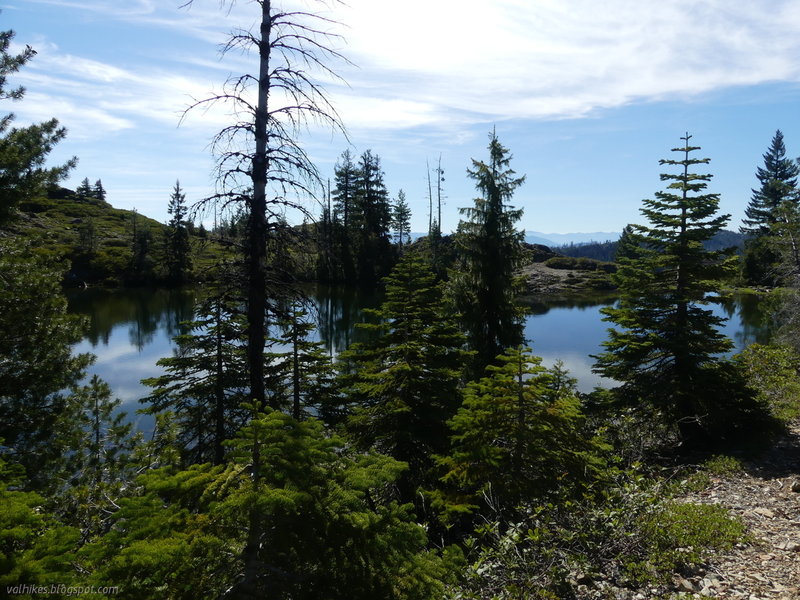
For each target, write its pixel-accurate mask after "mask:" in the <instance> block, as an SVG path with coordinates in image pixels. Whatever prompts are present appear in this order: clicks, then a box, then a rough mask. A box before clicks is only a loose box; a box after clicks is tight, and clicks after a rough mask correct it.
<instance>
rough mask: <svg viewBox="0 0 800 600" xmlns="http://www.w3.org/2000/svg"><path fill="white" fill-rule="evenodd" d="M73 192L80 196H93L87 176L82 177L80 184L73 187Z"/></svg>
mask: <svg viewBox="0 0 800 600" xmlns="http://www.w3.org/2000/svg"><path fill="white" fill-rule="evenodd" d="M75 193H76V194H77V195H78V196H79V197H80V198H94V192H93V191H92V186H91V184H90V183H89V178H88V177H84V178H83V180H82V181H81V184H80V185H79V186H78V187H76V188H75Z"/></svg>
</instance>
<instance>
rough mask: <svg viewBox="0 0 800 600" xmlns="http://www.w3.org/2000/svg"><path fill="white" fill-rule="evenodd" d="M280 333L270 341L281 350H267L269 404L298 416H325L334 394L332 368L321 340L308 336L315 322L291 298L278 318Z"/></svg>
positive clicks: (297, 417)
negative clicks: (288, 304)
mask: <svg viewBox="0 0 800 600" xmlns="http://www.w3.org/2000/svg"><path fill="white" fill-rule="evenodd" d="M276 325H277V327H278V328H279V329H280V330H281V333H280V335H277V336H274V337H271V338H270V339H269V342H270V344H272V345H275V346H278V347H282V348H283V351H280V352H276V351H274V350H273V351H270V352H268V353H267V362H268V366H267V370H266V372H267V381H268V384H269V385H268V387H269V390H270V394H271V395H274V396H275V397H277V398H278V399H277V400H276V401H274V402H273V404H275V405H277V406H280V407H281V408H282V409H284V410H285V411H286V412H289V413H290V414H291V415H292V416H293V417H294V418H295V419H297V420H301V419H304V418H306V417H308V416H310V415H316V416H320V417H323V418H324V417H325V416H326V414H327V411H328V410H329V408H330V406H331V402H332V401H333V395H334V388H335V385H334V368H333V364H332V362H331V357H330V356H329V355H328V354H327V352H325V346H324V344H323V343H322V342H317V341H313V340H311V339H309V337H310V336H311V332H312V331H313V330H314V329H315V325H314V324H313V323H311V322H310V321H309V320H308V312H307V311H306V310H304V309H303V307H302V305H301V303H300V302H297V301H295V302H292V303H291V304H290V306H289V307H287V309H286V310H285V314H284V316H283V317H282V318H280V319H278V321H277V323H276Z"/></svg>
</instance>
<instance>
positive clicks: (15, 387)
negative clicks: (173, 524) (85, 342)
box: [0, 240, 91, 487]
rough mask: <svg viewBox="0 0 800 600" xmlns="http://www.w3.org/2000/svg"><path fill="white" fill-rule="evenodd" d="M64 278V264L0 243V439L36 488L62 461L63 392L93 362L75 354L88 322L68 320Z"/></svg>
mask: <svg viewBox="0 0 800 600" xmlns="http://www.w3.org/2000/svg"><path fill="white" fill-rule="evenodd" d="M60 278H61V265H58V264H57V263H56V264H53V263H52V262H51V261H49V260H47V259H46V258H42V257H40V256H37V255H36V254H35V252H34V251H33V249H32V248H30V247H28V246H24V245H17V244H14V243H13V242H10V241H7V240H3V241H0V381H2V382H3V384H2V387H0V437H2V438H4V439H5V445H6V446H7V447H8V450H9V452H10V454H11V456H12V457H13V460H14V461H15V462H17V463H19V464H21V465H23V466H24V467H25V468H26V470H27V472H28V476H29V477H30V485H32V486H34V487H40V486H42V485H45V484H47V483H48V482H49V480H50V477H49V467H50V466H51V465H52V464H53V463H54V462H58V461H59V460H60V459H61V454H62V450H63V448H61V447H60V445H59V443H57V442H56V440H57V438H58V435H59V433H60V432H59V431H58V427H56V423H58V420H59V418H60V416H61V414H62V412H63V411H64V410H65V408H66V406H67V403H68V402H67V399H66V394H65V393H64V390H66V389H67V388H70V387H71V386H73V385H75V384H76V383H77V381H78V380H79V379H80V378H81V377H83V373H84V370H85V369H86V367H87V366H88V365H89V363H90V362H91V357H90V355H88V354H82V355H77V356H76V355H73V354H72V348H71V347H72V345H73V344H75V343H77V342H78V341H79V340H80V338H81V333H82V322H81V321H80V320H79V319H78V318H76V317H74V316H71V315H68V314H67V303H66V299H65V298H64V296H63V294H62V293H61V287H60V285H59V280H60Z"/></svg>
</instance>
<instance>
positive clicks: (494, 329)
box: [451, 131, 525, 374]
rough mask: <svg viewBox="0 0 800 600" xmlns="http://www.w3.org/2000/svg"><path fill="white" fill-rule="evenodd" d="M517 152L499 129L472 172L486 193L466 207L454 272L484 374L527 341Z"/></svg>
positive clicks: (458, 296) (478, 365) (469, 335)
mask: <svg viewBox="0 0 800 600" xmlns="http://www.w3.org/2000/svg"><path fill="white" fill-rule="evenodd" d="M510 163H511V155H510V154H509V152H508V149H507V148H505V147H504V146H503V145H502V144H501V143H500V140H498V139H497V135H496V134H495V132H494V131H492V133H491V134H490V136H489V161H488V162H483V161H477V160H474V159H473V161H472V168H471V169H468V170H467V174H468V175H469V177H470V178H472V179H474V180H475V186H476V187H477V189H478V191H479V192H480V193H481V196H480V197H479V198H476V199H475V206H473V207H469V208H462V209H460V211H461V214H462V215H466V216H467V217H468V220H466V221H463V220H462V221H461V222H460V223H459V225H458V231H457V234H456V245H457V248H458V252H459V263H458V264H457V266H456V268H455V269H454V270H453V272H452V276H451V280H452V294H453V298H454V301H455V306H456V309H457V310H458V312H459V313H461V320H462V323H463V324H464V327H465V329H466V331H467V339H468V341H469V345H470V347H471V348H473V349H474V350H476V351H477V355H476V357H475V364H474V373H475V374H481V373H482V372H483V368H484V367H486V366H487V365H489V364H491V363H492V361H493V360H494V358H495V357H496V356H498V355H499V354H502V352H503V350H504V349H505V348H508V347H511V346H517V345H519V344H520V343H521V341H522V313H521V310H520V308H519V306H518V305H517V303H516V300H515V295H516V293H517V292H518V290H519V282H518V280H517V278H516V276H515V271H516V270H517V269H518V268H519V267H520V266H521V265H520V263H521V260H522V242H523V238H524V232H523V231H518V230H517V229H516V228H515V223H516V222H517V221H519V219H520V218H521V217H522V209H515V208H514V207H513V206H511V205H510V204H509V202H510V201H511V197H512V196H513V194H514V190H516V189H517V188H518V187H519V186H520V185H522V183H523V181H525V177H524V176H523V177H516V173H515V172H514V171H513V170H512V169H511V168H510V166H509V165H510Z"/></svg>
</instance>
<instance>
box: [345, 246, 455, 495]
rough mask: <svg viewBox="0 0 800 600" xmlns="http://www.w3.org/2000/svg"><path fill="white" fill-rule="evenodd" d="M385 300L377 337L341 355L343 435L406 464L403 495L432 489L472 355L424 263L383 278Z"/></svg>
mask: <svg viewBox="0 0 800 600" xmlns="http://www.w3.org/2000/svg"><path fill="white" fill-rule="evenodd" d="M385 283H386V300H385V301H384V302H383V304H382V305H381V308H380V309H379V310H372V311H368V312H369V313H370V314H372V315H374V316H375V317H376V319H377V320H378V323H377V324H363V325H360V326H361V327H362V328H363V329H366V330H369V331H373V332H375V333H376V334H378V336H377V337H375V338H374V340H373V341H371V342H365V343H361V344H354V345H353V346H352V349H351V351H350V352H348V353H346V354H345V355H344V356H343V357H342V358H343V359H344V360H345V361H349V366H350V368H351V369H352V372H351V373H346V374H345V375H344V376H343V381H344V383H345V385H346V386H347V389H346V390H345V393H346V400H347V402H349V403H350V404H352V405H353V409H352V414H351V415H350V417H349V418H348V420H347V423H346V427H345V428H346V431H347V432H348V435H349V437H350V438H351V439H352V440H353V441H354V442H355V443H356V444H357V446H358V447H359V448H362V449H368V448H375V449H377V450H378V451H379V452H382V453H384V454H388V455H389V456H392V457H393V458H395V459H397V460H401V461H403V462H405V463H407V464H408V465H409V471H408V474H407V475H404V476H403V477H401V479H400V482H399V486H400V497H401V499H402V501H404V502H409V501H411V500H412V499H414V498H415V490H416V488H417V487H418V486H419V485H422V484H424V483H427V484H432V483H433V481H435V478H432V477H431V475H430V473H429V471H430V468H431V467H432V466H433V459H432V456H433V454H435V453H441V452H443V451H444V450H445V449H446V447H447V438H448V429H447V426H446V422H447V420H448V419H450V418H451V417H452V416H453V415H454V414H455V411H456V409H457V408H458V406H459V404H460V399H461V398H460V392H459V385H460V378H461V374H462V371H463V368H464V364H465V359H466V357H467V353H466V352H465V351H464V350H463V349H462V346H463V344H464V338H463V336H462V335H461V334H460V332H459V331H458V328H457V326H456V323H455V321H454V319H453V318H452V316H451V315H447V314H446V310H445V306H444V303H443V301H442V287H441V285H439V284H436V282H435V277H434V275H433V273H432V272H431V270H430V267H429V266H428V265H427V263H426V262H425V260H424V259H423V258H422V257H421V256H419V255H418V254H416V253H414V252H408V253H406V254H405V255H404V257H403V258H402V259H401V260H400V262H399V263H398V264H397V266H396V267H395V269H394V271H392V273H391V275H389V277H387V278H386V279H385Z"/></svg>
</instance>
